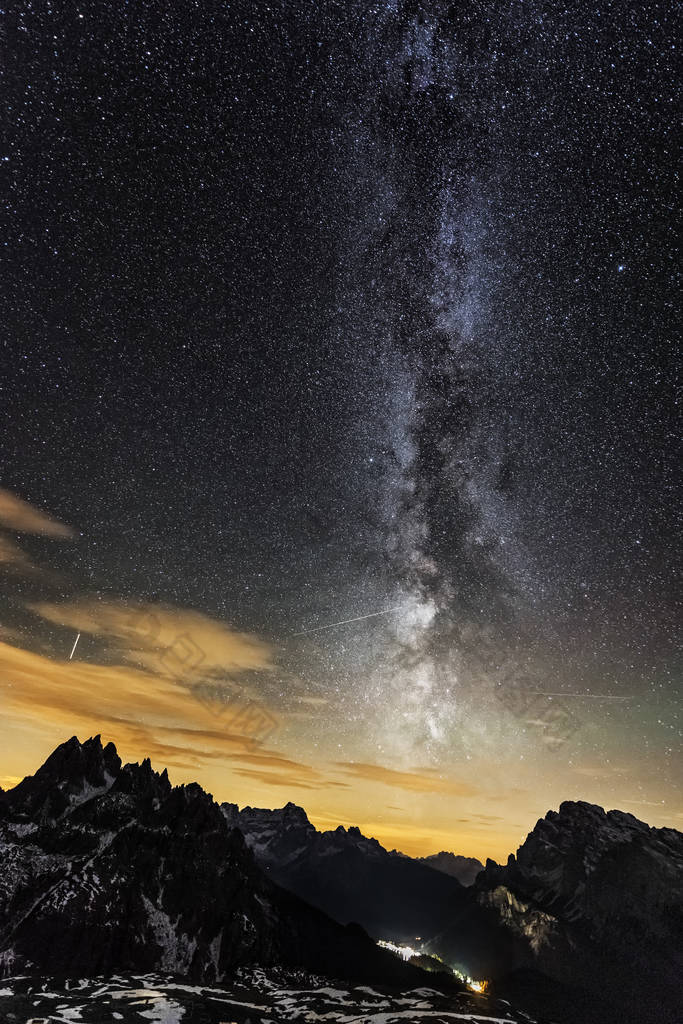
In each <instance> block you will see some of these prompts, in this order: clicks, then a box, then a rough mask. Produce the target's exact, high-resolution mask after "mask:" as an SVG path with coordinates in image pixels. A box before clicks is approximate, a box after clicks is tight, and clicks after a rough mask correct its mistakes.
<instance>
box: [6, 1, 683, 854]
mask: <svg viewBox="0 0 683 1024" xmlns="http://www.w3.org/2000/svg"><path fill="white" fill-rule="evenodd" d="M1 16H2V20H3V22H4V29H5V59H4V61H3V64H4V67H3V70H2V75H3V80H4V83H3V90H4V97H5V104H4V113H3V122H4V132H3V141H2V149H1V152H0V158H1V159H0V194H1V196H2V207H1V210H0V217H1V218H2V231H1V238H2V247H1V248H0V261H1V264H2V265H1V267H0V271H1V272H0V297H1V305H2V310H3V316H2V322H3V330H2V334H3V338H2V341H1V342H0V344H1V345H2V348H0V365H1V367H2V373H1V375H0V387H1V389H2V402H1V403H0V436H1V437H2V445H1V447H0V459H1V462H0V466H1V473H0V488H1V489H0V570H1V574H0V583H1V595H0V688H1V690H2V692H1V693H0V700H1V701H2V705H3V715H2V725H1V726H0V728H1V730H2V744H1V746H2V749H3V751H4V753H3V755H2V759H1V761H0V776H2V778H0V784H2V785H4V786H8V785H11V784H13V781H14V780H15V779H18V778H20V777H21V776H22V775H23V774H25V773H28V772H31V771H33V770H35V767H36V766H37V764H38V763H39V762H40V761H41V760H42V759H43V758H44V757H45V756H46V755H47V754H48V753H49V751H50V750H51V749H52V748H53V747H54V746H55V745H56V743H58V742H61V741H62V740H63V739H66V738H67V737H68V736H70V735H71V734H73V733H77V734H78V735H79V736H80V737H81V738H82V739H85V738H86V737H87V736H89V735H91V734H94V733H98V732H101V733H102V735H103V737H105V738H107V739H113V740H114V741H115V742H116V743H117V745H118V746H119V748H120V751H121V753H122V755H123V756H124V757H127V758H130V759H139V758H141V757H144V756H146V755H148V754H149V755H150V756H151V757H152V760H153V763H154V764H155V766H157V767H158V768H162V767H164V766H165V765H168V766H169V768H170V770H171V776H172V778H173V779H174V780H175V781H179V782H180V781H189V780H191V779H197V780H198V781H200V782H201V783H202V784H203V785H204V786H205V787H206V788H208V789H209V790H210V791H211V792H213V793H214V795H215V796H216V797H217V798H219V799H228V800H231V801H233V802H238V803H240V804H241V805H242V804H246V803H250V804H256V805H260V806H268V807H270V806H280V805H282V804H283V803H284V802H286V801H287V800H290V799H291V800H294V801H295V802H296V803H299V804H302V805H303V806H305V807H306V808H307V810H308V811H309V813H310V816H311V818H312V820H313V821H314V822H315V823H316V824H318V825H320V826H324V827H330V826H332V827H334V826H336V825H337V824H338V823H343V824H357V825H359V826H361V828H362V829H363V830H364V831H365V832H367V833H368V834H371V835H375V836H376V837H377V838H379V839H380V841H382V842H384V843H385V845H387V846H389V847H397V848H399V849H402V850H405V851H406V852H409V853H420V854H426V853H430V852H434V851H435V850H438V849H443V848H445V849H452V850H455V851H456V852H459V853H463V854H470V855H476V856H479V857H480V858H483V857H486V856H492V857H496V858H497V859H501V858H504V857H505V856H506V855H507V854H508V853H509V852H510V851H512V850H514V849H515V847H516V846H517V845H518V844H519V842H521V840H522V839H523V837H524V836H525V835H526V833H527V832H528V831H529V829H530V828H531V827H532V826H533V824H534V822H535V821H536V819H537V818H538V817H539V816H541V815H543V814H545V812H546V810H548V809H549V808H550V807H556V806H557V805H558V804H559V802H560V801H561V800H563V799H588V800H591V801H594V802H596V803H600V804H602V805H603V806H605V807H619V808H621V809H623V810H628V811H631V812H632V813H634V814H636V815H637V816H639V817H641V818H643V819H645V820H647V821H649V822H651V823H652V824H666V825H673V826H678V827H681V824H682V823H683V803H682V802H681V796H680V793H681V789H680V783H681V781H682V778H681V758H680V751H681V748H680V738H681V733H680V718H679V711H680V689H679V686H678V679H679V676H678V675H677V657H676V655H677V635H676V628H675V627H676V614H675V612H676V588H675V582H676V578H677V574H678V569H679V562H678V554H677V548H676V544H675V535H676V534H675V527H676V522H677V508H678V507H680V506H677V502H676V497H677V495H676V490H675V466H676V461H677V455H678V451H677V445H676V441H677V431H676V426H677V417H676V412H677V409H676V391H675V372H674V371H675V348H674V344H675V337H676V331H675V323H674V320H675V318H674V303H675V296H676V292H677V284H678V277H677V264H676V241H677V206H676V201H675V195H676V191H675V185H676V165H675V159H674V152H675V145H676V139H675V131H674V127H675V123H676V122H675V106H674V104H675V101H676V95H675V85H674V83H675V81H676V74H675V58H676V56H677V54H676V50H675V38H676V35H675V26H674V17H673V13H672V10H671V9H670V8H669V5H665V4H658V3H652V2H649V0H645V2H640V3H633V2H630V0H625V2H624V0H620V2H609V0H608V2H605V3H603V4H599V5H596V6H591V5H586V4H578V3H574V4H554V3H540V2H534V0H528V2H523V3H522V2H510V0H507V2H503V3H493V2H491V3H486V2H474V0H471V2H462V3H445V2H439V0H434V2H423V3H415V2H408V0H386V2H384V3H357V2H356V0H343V2H342V0H320V2H315V3H313V2H284V0H273V2H269V3H266V2H263V3H262V2H256V3H254V2H249V3H247V2H245V0H238V2H221V3H218V2H216V0H194V2H192V3H188V4H183V5H180V6H178V5H172V4H167V3H163V2H162V0H144V2H139V3H135V4H132V3H127V2H124V3H112V2H109V0H92V2H91V3H89V4H85V3H83V4H80V5H79V4H78V3H70V4H64V3H60V2H51V0H40V2H37V0H36V2H26V0H19V2H16V3H11V4H10V5H9V6H8V7H7V8H6V9H5V10H3V11H2V12H1ZM349 620H351V621H349ZM77 638H78V642H77V643H76V647H75V649H74V648H73V645H74V642H75V641H76V639H77Z"/></svg>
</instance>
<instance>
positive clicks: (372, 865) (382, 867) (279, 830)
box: [221, 803, 483, 942]
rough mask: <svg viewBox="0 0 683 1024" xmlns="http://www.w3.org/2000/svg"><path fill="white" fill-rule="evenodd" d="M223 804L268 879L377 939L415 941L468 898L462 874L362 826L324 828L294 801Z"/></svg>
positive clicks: (449, 917)
mask: <svg viewBox="0 0 683 1024" xmlns="http://www.w3.org/2000/svg"><path fill="white" fill-rule="evenodd" d="M221 809H222V811H223V813H224V814H225V817H226V820H227V821H228V823H229V824H230V825H233V826H234V827H236V828H238V829H239V830H240V832H241V833H242V834H243V836H244V838H245V841H246V843H247V846H249V848H250V849H251V850H252V851H253V853H254V856H255V857H256V860H257V861H258V863H259V864H260V865H261V867H262V868H263V869H264V871H265V872H266V873H267V874H268V875H269V876H270V877H271V878H273V879H274V880H275V881H276V882H278V883H279V884H280V885H282V886H284V887H285V888H287V889H291V890H292V892H295V893H296V894H297V895H298V896H301V898H302V899H305V900H307V901H308V902H309V903H313V904H314V905H315V906H317V907H320V908H322V909H323V910H324V911H325V912H326V913H328V914H329V915H330V916H331V917H334V918H335V919H336V920H337V921H341V922H343V923H347V922H350V921H357V922H358V923H360V924H362V925H363V927H364V928H366V929H367V930H368V931H369V932H370V933H371V934H372V935H373V936H375V937H376V938H380V939H392V940H393V941H398V942H414V941H415V940H416V939H417V938H418V937H420V938H424V939H426V938H428V937H430V936H432V935H435V934H436V933H437V932H439V931H441V930H442V929H443V928H445V927H447V925H448V922H449V921H450V920H452V917H453V908H454V907H455V906H458V905H459V904H460V902H461V900H462V898H463V893H464V890H463V887H462V885H461V884H460V882H459V881H458V880H457V878H454V877H450V875H449V874H445V873H443V872H441V871H435V870H433V869H432V867H430V866H428V865H427V864H426V863H424V862H421V861H418V860H413V859H412V858H410V857H405V856H402V855H400V854H397V853H396V852H395V851H392V852H388V851H387V850H385V849H384V847H383V846H381V845H380V844H379V843H378V842H377V840H376V839H369V838H368V837H367V836H364V835H363V834H362V833H361V832H360V830H359V829H357V828H354V827H351V828H349V829H346V828H344V827H343V826H341V825H340V826H339V828H336V829H334V830H333V831H330V832H319V831H318V830H317V829H316V828H314V826H313V825H312V824H311V823H310V821H309V820H308V817H307V815H306V812H305V811H304V810H303V808H302V807H297V806H296V804H293V803H289V804H287V805H286V806H285V807H282V808H280V809H278V810H273V811H269V810H262V809H258V808H254V807H245V808H243V809H242V810H241V811H239V810H238V808H237V806H236V805H235V804H222V805H221ZM480 867H483V865H480Z"/></svg>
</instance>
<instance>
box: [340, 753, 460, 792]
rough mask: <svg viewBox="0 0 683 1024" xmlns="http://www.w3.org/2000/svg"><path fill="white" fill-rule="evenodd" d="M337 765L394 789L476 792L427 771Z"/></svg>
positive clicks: (355, 763) (348, 771)
mask: <svg viewBox="0 0 683 1024" xmlns="http://www.w3.org/2000/svg"><path fill="white" fill-rule="evenodd" d="M337 767H339V768H341V769H342V771H344V772H345V773H346V774H347V775H352V776H353V777H354V778H356V779H364V780H365V781H366V782H382V783H384V785H386V786H392V787H393V788H394V789H406V790H410V791H412V792H417V793H447V794H449V795H450V796H475V795H476V794H477V792H478V790H476V789H475V788H474V787H473V786H470V785H469V783H466V782H459V781H458V780H457V779H445V778H443V777H442V776H441V775H437V774H436V773H432V772H429V771H424V772H414V771H413V772H402V771H397V770H396V769H394V768H385V767H384V766H382V765H379V764H364V763H362V762H357V761H348V762H347V761H338V762H337Z"/></svg>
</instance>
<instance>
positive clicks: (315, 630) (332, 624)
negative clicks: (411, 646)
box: [292, 606, 401, 636]
mask: <svg viewBox="0 0 683 1024" xmlns="http://www.w3.org/2000/svg"><path fill="white" fill-rule="evenodd" d="M400 611H401V608H400V606H399V607H397V608H385V609H384V611H382V612H370V613H369V614H368V615H356V617H355V618H353V619H342V620H341V622H329V623H328V624H327V625H326V626H314V627H313V629H301V630H299V632H298V633H292V636H304V634H306V633H319V632H320V631H321V630H322V629H334V627H335V626H345V625H346V624H347V623H348V622H362V621H363V619H375V618H377V616H378V615H391V614H392V612H400Z"/></svg>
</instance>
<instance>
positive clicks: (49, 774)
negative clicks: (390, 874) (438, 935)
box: [0, 737, 425, 984]
mask: <svg viewBox="0 0 683 1024" xmlns="http://www.w3.org/2000/svg"><path fill="white" fill-rule="evenodd" d="M249 963H258V964H262V965H267V964H285V965H302V966H305V967H307V968H309V969H311V970H315V971H320V972H322V973H327V974H332V975H336V976H342V977H350V978H354V979H358V980H373V981H375V982H377V981H382V980H384V981H387V982H389V983H391V982H400V983H402V984H408V983H411V982H412V983H417V984H419V983H420V982H421V981H422V980H423V979H424V977H425V975H424V974H423V973H422V972H421V971H417V970H416V969H414V968H410V967H409V966H407V965H403V964H401V963H399V962H398V961H397V960H396V959H395V958H394V957H392V956H391V954H389V953H386V952H384V951H382V950H379V949H377V948H376V947H375V945H374V944H373V943H372V942H371V941H370V939H369V938H368V937H367V936H366V935H364V933H363V932H362V930H361V929H360V928H350V929H347V928H344V927H342V926H340V925H338V924H337V923H336V922H334V921H332V920H330V919H329V918H328V917H327V916H326V915H325V914H323V913H321V912H320V911H319V910H317V909H315V908H312V907H309V906H308V905H306V904H305V903H303V902H302V901H301V900H299V899H298V898H297V897H296V896H294V895H293V894H291V893H288V892H285V891H283V890H281V889H280V888H279V887H278V886H276V885H275V884H274V883H273V882H272V881H271V880H269V879H268V878H266V877H265V876H264V874H263V873H262V871H261V870H260V869H259V867H258V866H257V864H256V863H255V861H254V858H253V856H252V854H251V852H250V851H249V850H248V849H247V847H246V846H245V843H244V841H243V839H242V835H241V833H240V832H239V831H238V830H237V829H234V828H231V827H230V826H229V825H228V823H227V821H226V819H225V816H224V814H223V813H222V812H221V810H220V809H219V807H218V805H217V804H216V803H215V802H214V801H213V799H212V798H211V796H210V795H209V794H207V793H205V792H204V791H203V790H202V789H201V787H200V786H198V785H189V786H176V787H173V786H171V784H170V782H169V780H168V776H167V775H166V772H163V773H161V774H158V773H157V772H155V771H153V770H152V768H151V765H150V763H149V761H148V760H145V761H143V762H142V764H127V765H125V766H121V761H120V759H119V757H118V755H117V753H116V750H115V749H114V747H113V746H112V745H111V744H109V745H108V746H106V747H104V748H103V747H102V745H101V742H100V739H99V737H95V738H94V739H91V740H88V741H87V742H86V743H83V744H81V743H79V741H78V740H77V739H76V737H73V738H72V739H71V740H69V741H68V742H67V743H64V744H62V745H61V746H60V747H58V748H57V750H55V752H54V753H53V754H52V755H51V756H50V757H49V758H48V760H47V761H46V762H45V764H44V765H43V766H42V768H40V769H39V771H38V772H36V774H35V775H33V776H31V777H30V778H27V779H25V780H24V781H23V782H21V783H20V784H19V785H18V786H17V787H16V788H15V789H13V790H10V791H9V792H7V793H3V794H2V795H1V797H0V973H3V974H17V973H29V972H35V971H49V972H50V973H52V974H59V973H64V974H78V975H80V976H84V977H85V976H93V975H96V974H107V973H110V972H112V971H120V970H138V971H140V970H143V971H147V970H161V971H166V972H173V973H178V974H182V975H186V976H188V977H191V978H194V979H200V980H203V981H214V980H216V979H220V978H221V977H223V976H224V975H225V974H226V972H229V971H231V970H233V969H234V968H235V967H236V966H238V965H240V964H249Z"/></svg>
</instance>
